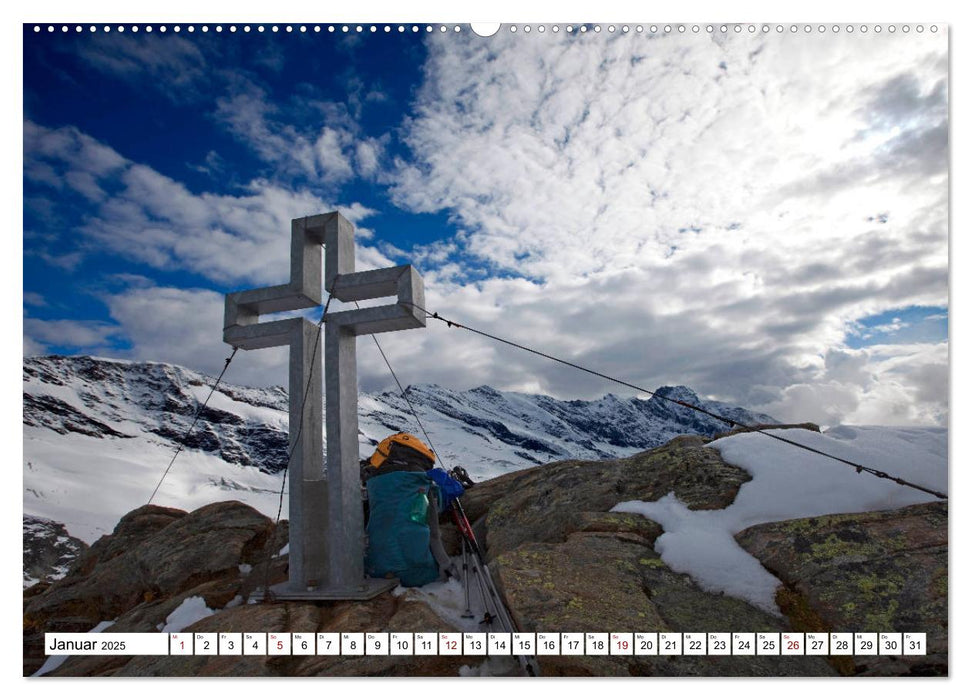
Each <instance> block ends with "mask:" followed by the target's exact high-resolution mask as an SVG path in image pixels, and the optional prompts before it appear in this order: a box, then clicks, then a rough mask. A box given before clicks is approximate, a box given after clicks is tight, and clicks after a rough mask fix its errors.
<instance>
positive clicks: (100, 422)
mask: <svg viewBox="0 0 971 700" xmlns="http://www.w3.org/2000/svg"><path fill="white" fill-rule="evenodd" d="M227 378H228V379H229V380H230V381H231V380H232V369H230V371H229V373H228V375H227ZM212 382H213V379H212V378H211V377H206V376H204V375H201V374H199V373H197V372H194V371H192V370H188V369H185V368H183V367H177V366H174V365H168V364H162V363H153V362H138V363H136V362H126V361H121V360H111V359H104V358H92V357H60V356H49V357H36V358H28V359H25V360H24V389H23V390H24V513H25V515H30V516H35V517H39V518H46V519H49V520H53V521H55V522H58V523H64V524H65V525H66V528H67V531H68V532H69V533H70V534H71V535H73V536H75V537H78V538H80V539H81V540H84V541H87V542H89V543H90V542H93V541H94V540H95V539H97V538H98V537H99V536H100V535H102V534H105V533H107V532H110V531H111V529H112V528H113V526H114V525H115V523H116V522H117V520H118V518H119V517H120V516H121V515H122V514H124V513H126V512H128V511H129V510H131V509H133V508H135V507H137V506H139V505H141V504H143V503H145V502H147V500H148V499H149V497H150V495H151V494H152V491H153V489H154V488H155V486H156V484H157V483H158V482H159V479H160V478H161V477H162V474H163V473H164V472H165V470H166V468H167V467H168V465H169V463H170V462H171V460H172V456H173V455H174V454H175V451H176V447H177V445H178V441H179V440H180V438H181V437H182V436H183V435H184V434H185V432H186V430H187V429H188V427H189V425H190V424H191V422H192V418H193V416H194V415H195V412H196V410H197V407H198V406H199V405H200V404H201V403H202V402H203V401H204V400H205V398H206V396H207V395H208V393H209V391H210V388H211V386H212ZM407 393H408V398H409V400H410V402H411V404H412V406H414V408H415V410H416V411H417V413H418V414H419V416H420V418H421V421H422V423H423V425H424V427H425V429H426V430H427V431H428V433H429V435H430V438H431V440H432V442H434V447H435V448H436V450H437V451H438V454H439V456H440V462H441V463H442V464H443V465H445V466H447V467H451V466H455V465H462V466H465V467H466V468H467V469H468V470H469V472H470V473H471V474H472V476H473V478H474V479H476V480H479V479H484V478H490V477H492V476H496V475H498V474H501V473H504V472H506V471H510V470H516V469H523V468H525V467H529V466H533V465H536V464H544V463H547V462H551V461H556V460H560V459H567V458H581V459H604V458H610V457H617V456H626V455H629V454H633V453H635V452H639V451H641V450H645V449H649V448H651V447H655V446H657V445H660V444H663V443H664V442H666V441H668V440H669V439H670V438H671V437H673V436H675V435H679V434H684V433H696V434H703V435H713V434H715V433H716V432H719V431H722V430H724V429H725V428H726V426H725V424H724V423H721V422H719V421H717V420H714V419H711V418H708V417H706V416H703V415H700V414H697V413H694V412H692V411H689V410H688V409H685V408H683V407H681V406H678V405H676V404H672V403H670V402H667V401H663V400H660V399H658V398H656V397H652V398H650V399H647V400H641V399H636V398H620V397H617V396H614V395H612V394H608V395H606V396H604V397H603V398H602V399H599V400H596V401H560V400H557V399H554V398H551V397H549V396H538V395H530V394H519V393H512V392H501V391H496V390H495V389H492V388H490V387H487V386H482V387H478V388H475V389H470V390H467V391H454V390H450V389H445V388H443V387H440V386H435V385H417V386H412V387H409V388H408V390H407ZM658 393H660V394H663V395H666V396H671V397H672V398H677V399H679V400H682V401H686V402H691V403H695V404H698V405H700V406H702V407H705V408H707V409H708V410H711V411H712V412H715V413H720V414H723V415H726V416H727V417H729V418H733V419H736V420H739V421H743V422H749V423H771V422H775V421H773V419H772V418H771V417H769V416H765V415H761V414H754V413H750V412H748V411H745V410H744V409H740V408H736V407H732V406H728V405H725V404H722V403H719V402H715V401H708V400H704V399H701V398H699V397H698V396H697V395H696V394H695V393H694V392H692V391H691V390H690V389H688V388H686V387H663V388H662V389H659V390H658ZM359 410H360V446H361V456H362V457H364V456H368V455H370V454H371V452H372V450H373V447H374V445H376V444H377V443H378V441H380V440H381V439H383V438H384V437H386V436H387V435H388V434H390V433H392V432H397V431H399V430H405V431H408V432H412V433H415V434H418V435H419V436H421V435H422V434H421V432H420V430H419V428H418V426H417V424H416V423H415V420H414V418H413V417H412V415H411V413H410V411H409V408H408V405H407V403H406V402H405V400H404V399H403V398H402V397H401V396H400V395H399V394H397V393H382V394H362V395H361V396H360V407H359ZM287 424H288V415H287V392H286V390H284V389H283V388H280V387H272V388H247V387H240V386H234V385H232V384H231V383H228V382H226V381H225V380H224V383H222V384H220V386H219V388H218V390H217V391H216V392H215V394H214V395H213V396H212V398H211V399H210V401H209V405H208V406H207V407H206V408H205V409H204V410H203V411H202V413H201V415H200V418H199V421H198V423H197V424H196V427H195V429H194V430H193V432H192V434H191V435H190V437H189V439H188V440H187V441H186V449H184V450H183V451H182V453H181V454H180V455H179V457H178V459H176V461H175V462H174V464H173V465H172V468H171V471H170V472H169V474H168V475H167V476H166V478H165V480H164V482H163V483H162V486H161V488H160V490H159V493H158V495H157V496H156V498H155V499H154V501H153V502H154V503H157V504H160V505H171V506H175V507H179V508H184V509H188V510H191V509H194V508H197V507H199V506H201V505H204V504H206V503H209V502H212V501H218V500H228V499H236V500H240V501H243V502H246V503H249V504H250V505H252V506H254V507H255V508H257V509H259V510H261V511H262V512H264V513H266V514H268V515H270V516H271V517H274V516H275V515H276V512H277V507H278V504H279V489H280V485H281V480H282V473H281V472H282V469H283V467H284V466H285V464H286V455H287ZM286 506H287V503H286V499H284V503H283V508H284V510H283V517H286V516H287V512H286Z"/></svg>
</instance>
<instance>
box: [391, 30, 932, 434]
mask: <svg viewBox="0 0 971 700" xmlns="http://www.w3.org/2000/svg"><path fill="white" fill-rule="evenodd" d="M915 38H916V37H915ZM428 45H429V60H428V64H427V65H426V67H425V71H424V75H425V83H424V85H423V86H422V88H421V89H420V90H419V92H418V99H417V102H416V107H415V115H414V117H413V118H412V119H409V120H408V121H406V123H405V132H404V138H405V140H406V142H407V143H408V145H409V146H410V149H411V152H412V153H413V155H414V159H413V160H405V159H403V158H399V159H398V160H397V162H396V173H395V180H394V186H393V188H392V192H393V195H394V198H395V201H396V202H397V203H398V204H399V205H401V206H404V207H406V208H409V209H411V210H413V211H417V212H440V211H444V212H447V213H448V214H449V215H450V216H452V217H453V218H454V220H455V221H456V223H457V225H458V226H460V227H461V229H462V231H463V234H462V235H460V236H457V237H455V238H454V239H452V240H450V241H445V242H440V243H439V244H437V245H433V246H425V247H422V248H419V249H416V250H415V251H414V253H413V255H414V256H415V259H416V260H418V261H420V263H421V264H422V265H423V266H424V267H425V271H426V280H427V281H428V285H429V292H428V294H429V306H430V308H433V309H434V310H440V311H442V312H443V313H445V312H450V313H452V314H453V315H454V316H455V318H456V320H459V321H462V320H463V319H464V320H465V321H467V322H468V323H470V324H471V325H478V326H479V327H482V328H484V329H486V330H489V331H490V332H495V333H497V334H499V335H503V336H507V337H511V338H513V339H518V340H520V341H522V342H525V343H527V344H531V345H535V346H538V347H541V348H543V349H546V350H548V351H550V352H552V353H553V354H557V355H560V356H561V357H564V358H565V359H570V360H572V361H575V362H580V363H581V364H587V365H591V366H593V367H594V368H597V369H601V370H602V371H606V372H608V373H613V374H615V375H617V376H620V377H622V378H626V379H629V380H631V381H633V382H635V383H637V384H639V385H641V386H644V387H646V388H653V387H656V386H657V385H659V384H662V383H673V382H677V383H685V384H689V385H691V386H693V387H695V388H696V389H698V390H699V391H702V392H704V393H708V394H713V395H717V396H718V397H720V398H725V399H728V400H735V401H739V402H742V403H745V404H748V405H750V406H753V407H765V406H774V407H776V410H777V411H778V412H779V413H780V414H784V415H780V416H779V417H784V418H787V419H796V418H798V419H800V420H817V421H821V422H827V423H828V422H836V421H839V420H847V419H855V420H856V419H858V420H863V419H867V420H871V419H873V420H874V421H875V422H881V421H880V420H877V419H878V418H879V417H880V416H883V417H884V418H885V419H886V420H885V421H884V422H891V423H893V422H908V423H910V422H915V421H918V422H919V421H921V420H927V421H933V422H940V421H941V420H942V419H943V417H944V416H945V415H946V410H947V402H946V395H945V396H944V397H941V396H940V395H933V396H932V395H930V394H922V393H921V390H920V389H919V385H920V382H922V381H924V380H921V379H920V378H919V377H918V376H917V373H913V374H911V373H908V372H907V371H904V370H903V365H900V366H895V369H893V371H891V364H892V361H891V359H880V360H877V359H875V357H874V356H871V355H867V354H864V355H862V356H856V355H853V354H852V353H847V352H843V351H840V350H839V348H841V347H842V345H843V342H844V339H845V337H846V334H847V332H848V331H850V330H851V329H852V328H853V323H854V322H855V321H857V320H858V319H860V318H863V317H865V316H868V315H873V314H876V313H881V312H884V311H887V310H890V309H895V308H906V307H908V306H912V305H929V306H946V305H947V302H948V290H947V275H948V257H947V256H948V248H947V235H948V230H947V191H948V189H947V188H948V180H947V177H948V175H947V142H946V128H947V121H946V119H947V117H946V109H947V102H946V99H947V96H946V89H945V85H946V78H947V67H946V56H947V41H946V37H944V36H941V35H936V36H933V37H931V36H925V37H922V38H919V39H917V40H916V41H907V42H897V43H893V44H889V43H887V42H886V41H882V40H879V38H878V37H869V36H851V37H847V36H826V37H818V36H813V37H802V36H795V37H790V36H785V37H775V36H768V37H764V36H755V37H746V36H742V37H727V38H725V37H720V36H719V37H714V38H712V37H704V36H700V37H699V36H685V37H678V36H672V37H664V38H646V37H644V36H639V35H633V34H631V35H616V36H613V37H607V36H602V35H598V36H574V37H565V36H562V35H561V36H553V35H550V34H547V35H545V36H542V35H535V36H530V37H529V38H528V40H524V39H523V37H516V36H511V35H509V34H508V33H501V34H500V35H497V36H496V37H493V38H492V39H490V40H489V41H488V42H484V41H481V40H475V39H474V38H472V37H465V38H464V39H462V38H457V37H452V36H449V37H448V39H447V40H444V39H440V38H438V37H434V38H431V39H430V41H429V44H428ZM942 136H943V137H942ZM469 256H472V262H470V258H469ZM476 260H477V261H480V262H481V268H482V270H481V271H482V272H483V273H484V274H485V275H486V276H489V275H491V276H492V277H493V278H492V279H487V281H485V282H483V283H479V284H476V285H465V286H461V285H460V284H459V282H458V281H459V280H461V279H463V276H467V275H468V274H469V271H470V268H471V267H473V266H474V261H476ZM497 271H498V272H506V273H511V274H512V275H513V276H525V277H528V278H530V279H534V280H537V281H538V282H537V283H535V284H529V283H524V282H523V281H522V280H515V279H508V278H502V277H497V276H496V273H497ZM456 273H458V274H456ZM433 304H435V306H432V305H433ZM446 315H447V314H446ZM423 333H424V335H423ZM398 335H401V336H403V335H404V334H398ZM443 335H447V337H448V339H447V340H445V338H444V337H441V336H443ZM432 338H435V340H434V341H432V340H431V339H432ZM438 342H443V343H447V345H445V346H444V347H443V348H439V347H438V346H437V343H438ZM389 343H390V345H391V346H393V347H394V349H395V351H396V352H399V353H400V354H401V355H402V356H404V357H406V358H408V359H407V362H409V363H410V364H411V366H412V367H413V368H414V370H413V373H414V375H418V376H419V377H420V376H421V375H424V376H433V377H437V378H442V381H443V383H452V384H453V385H474V384H476V383H479V382H489V383H492V384H496V385H498V386H500V387H505V388H517V387H518V388H526V387H534V388H535V387H537V386H538V387H541V388H542V390H544V391H547V392H550V393H554V394H557V395H560V396H566V397H569V396H584V395H590V394H596V393H603V391H605V390H609V385H606V384H604V383H603V382H602V381H599V380H597V381H594V380H592V379H590V378H588V377H584V376H583V375H579V376H578V375H577V374H576V373H575V372H573V371H572V370H563V369H560V368H556V367H553V366H549V365H548V364H547V363H545V362H541V361H538V360H535V359H533V358H530V357H529V356H522V355H517V354H516V351H514V350H506V349H501V350H500V349H496V348H492V347H488V348H487V346H485V345H483V344H482V341H481V340H479V339H475V338H469V337H465V338H463V337H462V334H461V333H460V332H457V331H454V330H453V331H449V332H448V333H446V334H442V333H439V332H434V333H433V332H432V331H426V332H415V335H414V337H413V339H409V340H405V339H404V338H401V339H399V338H397V337H395V338H393V339H390V340H389ZM945 347H946V346H945ZM883 352H886V353H887V357H888V358H893V357H898V358H899V357H906V356H907V355H908V354H909V353H910V349H909V347H900V346H888V347H886V348H885V349H884V350H883ZM841 353H842V354H841ZM463 360H464V361H465V362H467V365H465V366H462V369H461V370H458V369H454V370H453V369H449V364H450V362H453V363H458V362H461V361H463ZM888 363H891V364H888ZM940 366H941V364H940V362H939V361H938V360H934V361H933V362H931V363H929V364H928V367H930V368H932V369H929V370H927V374H928V376H929V377H930V378H932V379H933V378H936V379H937V380H939V379H940V376H941V373H940V369H939V368H940ZM944 366H945V367H946V363H945V365H944ZM934 368H936V369H934ZM373 381H375V382H377V381H379V380H378V378H377V375H376V376H375V377H374V379H373ZM927 381H930V379H928V380H927ZM906 401H910V402H912V404H911V405H909V406H908V405H906Z"/></svg>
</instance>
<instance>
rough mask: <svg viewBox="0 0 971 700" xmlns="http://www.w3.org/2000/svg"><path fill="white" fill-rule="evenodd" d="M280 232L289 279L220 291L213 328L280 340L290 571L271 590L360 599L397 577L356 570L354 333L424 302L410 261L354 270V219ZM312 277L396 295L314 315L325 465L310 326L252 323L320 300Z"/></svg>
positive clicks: (260, 343) (384, 326) (360, 296)
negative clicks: (221, 319)
mask: <svg viewBox="0 0 971 700" xmlns="http://www.w3.org/2000/svg"><path fill="white" fill-rule="evenodd" d="M290 230H291V239H290V282H289V284H284V285H277V286H274V287H263V288H261V289H251V290H247V291H244V292H234V293H232V294H227V295H226V316H225V323H224V326H225V327H224V330H223V340H224V341H225V342H226V343H229V344H230V345H232V346H234V347H239V348H242V349H243V350H254V349H259V348H268V347H274V346H278V345H289V346H290V450H291V459H290V476H289V483H290V501H289V503H290V553H289V560H290V573H289V580H288V581H287V582H286V583H284V584H278V585H276V586H273V587H272V592H273V595H274V597H276V598H278V599H282V600H291V599H299V600H366V599H368V598H372V597H374V596H376V595H378V594H379V593H381V592H383V591H386V590H389V589H390V588H393V587H394V585H395V584H396V583H397V581H396V580H386V579H380V580H376V579H370V578H366V577H365V575H364V513H363V509H362V504H361V484H360V470H359V461H360V456H359V447H358V421H357V336H359V335H363V334H370V333H384V332H388V331H396V330H404V329H408V328H422V327H424V326H425V316H424V313H422V312H420V311H419V310H418V308H416V307H423V306H424V305H425V301H424V295H425V288H424V283H423V281H422V278H421V276H420V275H419V274H418V273H417V272H416V271H415V269H414V268H413V267H412V266H411V265H401V266H399V267H390V268H385V269H381V270H367V271H364V272H355V271H354V226H353V225H352V224H351V223H350V222H349V221H348V220H347V219H345V218H344V217H343V216H341V215H340V213H338V212H336V211H335V212H330V213H328V214H319V215H316V216H308V217H304V218H301V219H294V220H293V221H292V223H291V229H290ZM321 244H323V245H324V247H325V259H326V269H325V272H326V275H325V276H324V277H323V279H322V277H321V256H320V245H321ZM322 283H323V287H324V288H326V289H327V290H330V292H331V294H332V295H333V296H334V298H335V299H338V300H340V301H345V302H351V301H363V300H365V299H375V298H379V297H386V296H397V300H396V303H392V304H386V305H383V306H372V307H368V308H363V309H354V310H348V311H337V312H332V313H328V314H327V316H326V317H325V318H324V322H325V326H324V332H323V335H324V352H323V357H324V364H325V365H326V370H325V374H324V378H325V383H326V406H327V413H326V417H327V465H326V471H325V469H324V460H323V446H322V444H321V412H322V411H321V409H322V406H321V392H320V377H321V353H320V352H316V353H315V352H314V347H315V341H317V337H316V334H317V327H316V326H315V324H313V323H311V322H310V321H308V320H307V319H305V318H303V317H300V316H298V317H293V318H285V319H279V320H274V321H263V322H261V321H260V317H261V316H262V315H265V314H270V313H279V312H283V311H295V310H298V309H307V308H312V307H315V306H320V304H321V302H322V294H321V286H322ZM305 387H307V396H306V398H305V397H304V389H305Z"/></svg>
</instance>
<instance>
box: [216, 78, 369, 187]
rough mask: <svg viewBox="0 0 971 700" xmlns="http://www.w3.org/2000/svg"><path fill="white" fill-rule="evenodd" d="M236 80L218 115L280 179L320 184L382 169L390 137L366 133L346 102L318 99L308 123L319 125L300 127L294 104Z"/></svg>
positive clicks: (328, 183) (223, 99)
mask: <svg viewBox="0 0 971 700" xmlns="http://www.w3.org/2000/svg"><path fill="white" fill-rule="evenodd" d="M235 82H236V83H238V84H234V85H233V86H232V87H231V88H230V92H229V94H227V95H226V96H223V97H221V98H219V99H218V100H217V101H216V104H217V109H216V113H215V116H216V119H217V121H219V122H221V123H222V124H223V125H225V126H226V127H227V128H228V129H229V131H230V133H232V134H233V135H234V136H235V137H236V138H237V139H238V140H239V141H241V142H242V143H243V144H245V145H246V146H247V147H248V148H249V149H251V150H252V151H253V152H254V153H255V154H256V155H257V156H258V157H259V158H260V159H261V160H262V161H263V162H264V163H267V164H269V165H272V166H273V167H274V168H275V173H274V175H275V177H277V178H296V179H303V180H305V181H306V183H307V185H308V186H312V187H320V186H335V185H340V184H342V183H345V182H347V181H349V180H351V179H353V178H354V177H355V176H356V175H358V176H361V177H368V178H369V177H373V176H374V175H375V174H377V173H378V166H379V161H380V159H381V157H382V154H383V151H384V147H385V144H386V143H387V140H388V136H387V135H385V136H383V137H382V138H379V139H376V138H373V137H369V136H365V135H363V133H362V130H361V128H360V126H359V125H358V124H357V122H356V121H355V119H354V118H352V116H351V115H350V114H348V112H347V108H346V106H344V105H338V104H334V103H329V102H313V103H312V113H311V114H310V115H309V117H308V118H307V121H309V123H310V124H313V125H315V126H313V127H304V128H298V127H296V126H294V125H293V124H292V123H290V121H288V119H287V117H288V115H287V110H288V109H289V108H290V107H292V105H289V104H288V105H287V106H283V107H281V106H279V105H277V104H276V103H274V102H273V101H272V100H270V99H269V98H268V96H267V94H266V91H265V90H264V89H263V88H262V87H260V86H258V85H256V84H254V83H251V82H249V81H235ZM294 109H296V108H295V107H294ZM355 166H356V168H357V169H356V170H355ZM303 180H301V181H303Z"/></svg>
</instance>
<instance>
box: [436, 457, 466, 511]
mask: <svg viewBox="0 0 971 700" xmlns="http://www.w3.org/2000/svg"><path fill="white" fill-rule="evenodd" d="M426 473H427V474H428V476H429V477H430V478H431V480H432V481H433V482H434V483H435V485H436V486H438V490H439V492H440V493H441V498H440V503H439V506H440V508H441V510H440V512H442V513H444V512H445V511H447V510H448V509H449V508H450V507H451V506H452V502H453V501H454V500H455V499H456V498H461V496H462V494H464V493H465V489H464V488H463V487H462V484H460V483H459V482H458V481H456V480H455V479H453V478H452V477H451V476H449V475H448V473H447V472H446V471H445V470H444V469H442V468H440V467H435V468H434V469H429V470H428V471H427V472H426Z"/></svg>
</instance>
